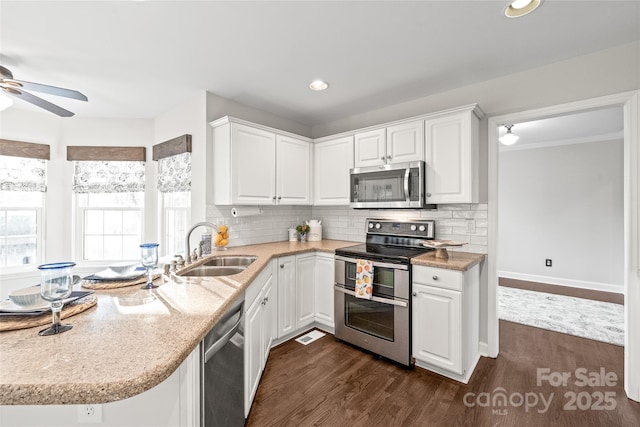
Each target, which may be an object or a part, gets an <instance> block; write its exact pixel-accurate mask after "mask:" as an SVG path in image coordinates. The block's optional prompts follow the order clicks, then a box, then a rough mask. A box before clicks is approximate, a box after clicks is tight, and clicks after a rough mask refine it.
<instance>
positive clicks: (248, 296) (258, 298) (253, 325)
mask: <svg viewBox="0 0 640 427" xmlns="http://www.w3.org/2000/svg"><path fill="white" fill-rule="evenodd" d="M272 283H273V274H272V268H271V264H269V265H268V266H267V267H265V269H264V270H263V271H262V272H261V273H260V275H259V276H258V278H257V279H255V280H254V281H253V283H252V284H251V285H249V287H248V288H247V291H246V292H245V313H244V339H245V341H244V342H245V344H244V345H245V348H244V384H245V390H244V393H245V401H244V414H245V416H247V415H248V414H249V410H250V409H251V403H252V402H253V398H254V397H255V395H256V391H257V390H258V384H259V383H260V377H261V376H262V370H263V369H264V365H265V363H266V362H267V357H268V356H269V349H270V348H271V342H272V341H273V321H274V314H275V304H276V301H275V300H274V299H273V298H272V297H271V294H272V290H273V287H272Z"/></svg>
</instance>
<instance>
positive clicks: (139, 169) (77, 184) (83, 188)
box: [72, 161, 145, 193]
mask: <svg viewBox="0 0 640 427" xmlns="http://www.w3.org/2000/svg"><path fill="white" fill-rule="evenodd" d="M144 165H145V163H144V162H141V161H74V162H73V186H72V189H73V191H74V192H76V193H128V192H142V191H144Z"/></svg>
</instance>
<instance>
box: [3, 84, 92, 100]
mask: <svg viewBox="0 0 640 427" xmlns="http://www.w3.org/2000/svg"><path fill="white" fill-rule="evenodd" d="M14 81H16V82H18V83H20V84H21V85H22V87H23V88H24V89H26V90H34V91H36V92H42V93H49V94H51V95H57V96H64V97H65V98H72V99H77V100H79V101H88V100H89V99H88V98H87V97H86V96H85V95H84V94H82V93H80V92H78V91H77V90H71V89H65V88H61V87H56V86H49V85H43V84H40V83H33V82H25V81H24V80H15V79H14Z"/></svg>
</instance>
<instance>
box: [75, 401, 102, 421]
mask: <svg viewBox="0 0 640 427" xmlns="http://www.w3.org/2000/svg"><path fill="white" fill-rule="evenodd" d="M78 423H83V424H100V423H102V405H78Z"/></svg>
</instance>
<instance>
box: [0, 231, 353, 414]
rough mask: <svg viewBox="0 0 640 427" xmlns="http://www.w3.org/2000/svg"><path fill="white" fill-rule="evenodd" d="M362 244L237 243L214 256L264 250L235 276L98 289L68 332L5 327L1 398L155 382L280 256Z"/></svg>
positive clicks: (117, 391)
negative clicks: (148, 286)
mask: <svg viewBox="0 0 640 427" xmlns="http://www.w3.org/2000/svg"><path fill="white" fill-rule="evenodd" d="M354 244H356V243H355V242H348V241H337V240H323V241H320V242H306V243H300V242H275V243H266V244H260V245H251V246H242V247H237V248H229V250H227V251H224V252H215V253H214V254H213V255H212V256H219V255H255V256H257V257H258V258H257V259H256V261H255V262H253V263H252V264H251V265H249V266H248V267H247V269H246V270H244V271H243V272H242V273H239V274H236V275H233V276H227V277H184V276H172V277H171V278H168V277H165V276H163V277H162V278H161V279H158V280H157V281H156V283H157V284H160V286H159V287H158V288H156V289H153V290H143V289H140V286H139V285H136V286H130V287H127V288H120V289H112V290H100V291H98V290H97V291H95V294H94V295H96V296H97V297H98V303H97V305H96V306H95V307H93V308H90V309H89V310H87V311H85V312H83V313H80V314H78V315H76V316H73V317H70V318H68V320H67V321H66V322H67V323H70V324H72V325H73V329H71V330H70V331H68V332H65V333H63V334H59V335H52V336H47V337H41V336H38V330H39V328H29V329H21V330H16V331H8V332H2V333H0V405H49V404H82V403H107V402H111V401H116V400H120V399H125V398H128V397H132V396H135V395H137V394H139V393H142V392H144V391H146V390H149V389H151V388H152V387H154V386H156V385H158V384H160V383H161V382H162V381H164V380H165V379H166V378H168V377H169V376H170V375H171V374H172V373H173V372H174V371H175V370H176V369H177V368H178V367H179V366H180V364H181V363H182V362H183V361H184V360H185V359H186V358H187V356H188V355H189V354H190V353H191V352H192V351H193V350H194V349H195V348H196V346H197V345H198V344H199V343H200V341H201V340H202V339H203V338H204V336H205V335H206V334H207V332H208V331H209V330H210V329H211V328H212V327H213V326H214V325H215V324H216V323H217V321H218V320H219V318H220V316H221V315H222V314H223V313H224V312H225V310H226V309H227V306H228V305H229V304H230V303H231V301H233V300H234V299H235V297H236V296H237V295H238V294H239V293H241V292H242V291H244V289H245V288H246V287H248V286H249V285H250V284H251V282H252V281H253V280H254V279H255V278H256V277H257V275H258V274H259V273H260V271H262V269H263V268H264V267H265V266H266V265H267V263H268V262H269V261H270V260H271V259H272V258H274V257H280V256H287V255H294V254H298V253H304V252H318V251H319V252H329V253H332V252H334V251H335V249H337V248H340V247H344V246H350V245H354ZM205 259H206V258H205ZM200 262H202V261H200ZM198 263H199V262H197V263H194V265H195V264H198ZM185 268H187V267H185Z"/></svg>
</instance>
